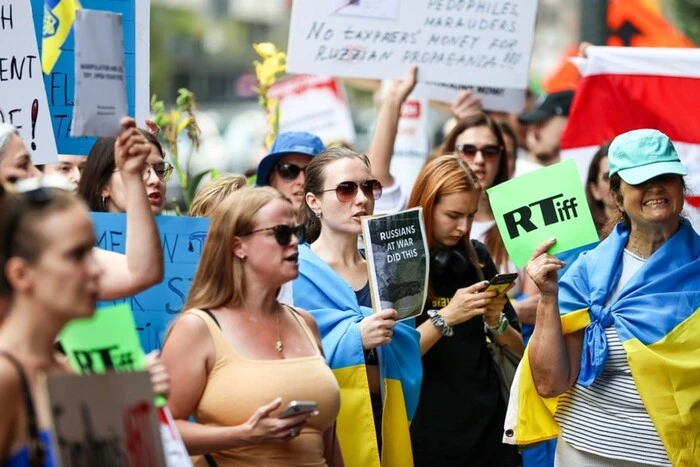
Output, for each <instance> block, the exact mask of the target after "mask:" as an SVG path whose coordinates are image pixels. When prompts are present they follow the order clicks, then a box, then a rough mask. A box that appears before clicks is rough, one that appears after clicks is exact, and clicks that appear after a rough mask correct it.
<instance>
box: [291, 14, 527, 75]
mask: <svg viewBox="0 0 700 467" xmlns="http://www.w3.org/2000/svg"><path fill="white" fill-rule="evenodd" d="M536 12H537V2H536V1H533V0H512V1H507V2H503V1H481V0H402V1H400V2H399V1H397V0H384V1H379V0H351V1H347V0H346V1H345V2H344V3H343V2H340V1H335V0H334V1H330V2H327V1H320V2H319V0H294V2H293V4H292V17H291V26H290V31H289V49H288V57H287V70H288V71H289V72H292V73H309V74H314V75H330V76H337V77H354V78H375V79H376V78H378V79H384V78H391V79H393V78H403V76H404V75H405V74H406V70H407V69H408V67H409V66H410V65H413V64H415V65H418V66H419V74H418V76H419V80H420V81H422V82H423V81H424V82H434V83H443V82H448V83H453V84H470V85H473V86H495V87H507V88H525V87H526V86H527V79H528V68H529V63H530V55H531V51H532V41H533V37H534V29H535V16H536Z"/></svg>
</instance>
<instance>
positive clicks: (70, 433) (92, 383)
mask: <svg viewBox="0 0 700 467" xmlns="http://www.w3.org/2000/svg"><path fill="white" fill-rule="evenodd" d="M41 388H42V395H43V397H45V398H48V404H49V407H50V408H51V410H50V411H49V414H50V417H51V437H52V443H53V452H55V453H56V457H57V461H59V462H60V463H59V465H64V466H73V465H99V466H124V465H132V466H142V465H143V466H145V465H148V466H151V465H152V466H165V465H166V463H165V459H164V457H163V446H162V443H161V439H160V433H159V426H158V420H157V418H156V410H155V407H154V406H153V403H152V402H151V401H153V390H152V389H151V379H150V377H149V375H148V373H146V372H136V373H114V372H111V373H105V374H102V375H87V376H84V375H70V374H64V375H49V376H45V377H44V378H42V385H41Z"/></svg>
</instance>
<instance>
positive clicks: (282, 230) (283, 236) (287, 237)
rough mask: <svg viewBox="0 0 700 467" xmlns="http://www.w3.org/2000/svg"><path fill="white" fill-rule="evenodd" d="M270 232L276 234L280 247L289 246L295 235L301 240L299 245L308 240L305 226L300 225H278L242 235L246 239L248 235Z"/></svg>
mask: <svg viewBox="0 0 700 467" xmlns="http://www.w3.org/2000/svg"><path fill="white" fill-rule="evenodd" d="M268 230H271V231H273V232H274V235H275V240H276V241H277V243H278V244H279V246H287V245H289V244H290V243H291V241H292V235H295V236H296V237H297V240H299V243H303V242H304V240H305V239H306V228H305V227H304V224H299V225H295V226H291V225H287V224H281V225H276V226H274V227H265V228H264V229H255V230H251V231H250V232H248V233H246V234H242V235H241V237H245V236H247V235H252V234H254V233H258V232H266V231H268Z"/></svg>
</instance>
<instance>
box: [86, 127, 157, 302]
mask: <svg viewBox="0 0 700 467" xmlns="http://www.w3.org/2000/svg"><path fill="white" fill-rule="evenodd" d="M122 125H123V126H124V131H122V133H121V134H120V135H119V137H118V138H117V141H116V142H115V143H114V162H115V165H116V167H117V169H118V170H119V172H120V174H121V177H122V180H123V181H124V189H125V192H126V255H121V254H119V253H114V252H110V251H105V250H100V249H97V250H96V258H97V260H98V261H99V262H100V264H102V265H103V266H105V267H104V271H105V273H104V274H103V275H102V279H101V281H102V283H101V287H100V290H101V294H100V299H101V300H113V299H116V298H122V297H128V296H130V295H134V294H136V293H138V292H140V291H142V290H144V289H147V288H148V287H151V286H153V285H155V284H158V283H159V282H160V281H162V280H163V268H164V265H163V248H162V246H161V243H160V237H159V234H158V227H157V225H156V221H155V218H154V216H153V213H152V212H151V208H150V204H149V202H148V198H147V196H146V189H145V187H144V184H143V176H142V174H143V168H144V166H145V164H146V159H147V158H148V155H149V154H150V152H151V146H150V144H149V143H148V141H147V140H146V138H145V137H144V136H143V135H142V134H141V133H140V132H139V130H138V129H137V128H136V124H135V122H134V120H133V119H130V118H125V119H124V120H122Z"/></svg>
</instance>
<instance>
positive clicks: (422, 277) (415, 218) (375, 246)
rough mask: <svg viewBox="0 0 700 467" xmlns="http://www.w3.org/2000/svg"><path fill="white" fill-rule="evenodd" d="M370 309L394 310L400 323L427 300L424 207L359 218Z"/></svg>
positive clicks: (428, 256)
mask: <svg viewBox="0 0 700 467" xmlns="http://www.w3.org/2000/svg"><path fill="white" fill-rule="evenodd" d="M362 234H363V237H364V245H365V253H366V257H367V269H368V273H369V284H370V292H371V295H372V308H373V310H374V311H375V312H377V311H380V310H384V309H387V308H393V309H395V310H396V311H398V312H399V318H398V319H399V320H402V319H408V318H414V317H416V316H418V315H420V314H421V313H422V312H423V306H424V305H425V300H426V299H427V298H428V275H429V273H430V270H429V268H430V265H429V262H430V252H429V250H428V241H427V238H426V236H425V225H424V223H423V208H421V207H418V208H414V209H409V210H407V211H402V212H398V213H396V214H387V215H383V216H372V217H363V218H362Z"/></svg>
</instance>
